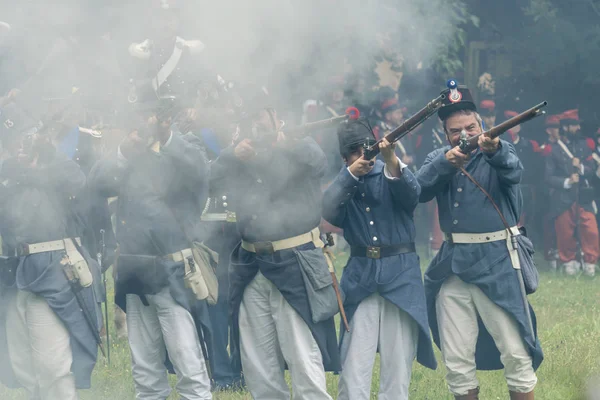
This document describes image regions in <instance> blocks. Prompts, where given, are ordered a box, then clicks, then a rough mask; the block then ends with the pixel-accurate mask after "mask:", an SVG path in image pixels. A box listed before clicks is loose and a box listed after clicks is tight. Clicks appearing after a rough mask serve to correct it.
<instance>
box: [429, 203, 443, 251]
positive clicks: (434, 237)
mask: <svg viewBox="0 0 600 400" xmlns="http://www.w3.org/2000/svg"><path fill="white" fill-rule="evenodd" d="M427 210H428V211H429V218H431V225H430V229H431V231H430V232H431V240H430V241H429V246H431V249H432V250H439V249H440V247H442V243H443V242H444V234H443V233H442V228H440V216H439V214H438V205H437V201H436V200H435V199H434V200H431V201H430V202H429V203H427Z"/></svg>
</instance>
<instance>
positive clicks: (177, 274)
mask: <svg viewBox="0 0 600 400" xmlns="http://www.w3.org/2000/svg"><path fill="white" fill-rule="evenodd" d="M172 101H173V100H172V99H161V100H159V101H158V102H157V103H156V104H150V110H149V111H148V112H147V113H146V114H145V117H149V118H148V120H147V121H143V123H141V124H140V125H139V127H138V128H137V129H135V130H133V131H132V132H131V133H130V134H129V135H128V136H127V137H126V138H125V139H124V140H123V142H122V143H121V145H120V146H119V148H118V151H117V154H114V155H113V156H112V157H109V158H106V159H104V160H102V161H100V162H99V163H98V164H97V165H96V166H95V167H94V168H93V170H92V172H91V174H90V181H91V182H90V185H91V186H92V187H94V188H95V189H96V190H97V191H98V192H99V193H101V194H102V195H104V196H105V197H114V196H118V199H117V213H116V214H117V223H116V234H117V242H118V244H119V256H118V258H117V265H116V284H115V285H116V287H115V302H116V303H117V304H118V305H119V306H120V307H121V308H122V309H123V310H125V312H126V315H127V328H128V336H129V347H130V350H131V354H132V374H133V379H134V383H135V388H136V393H137V397H138V398H143V399H157V400H158V399H165V398H167V397H168V396H169V394H170V392H171V387H170V385H169V381H168V379H167V369H166V367H165V362H166V361H167V353H168V359H169V361H170V362H171V363H172V365H173V367H174V370H175V372H176V374H177V377H178V382H177V391H178V392H179V394H180V395H181V396H183V397H185V398H187V399H210V398H211V394H210V389H211V386H210V381H209V376H208V370H207V366H206V361H205V357H204V355H203V350H202V346H203V343H202V337H203V336H204V335H205V334H206V335H207V336H208V334H207V333H208V332H207V331H205V330H204V329H202V327H203V323H205V322H206V318H207V317H208V316H207V314H208V313H207V310H206V308H207V305H206V302H205V301H199V300H197V298H196V297H195V296H194V295H193V293H192V292H191V290H189V289H188V288H186V287H185V284H184V274H187V273H188V268H189V265H190V264H189V263H193V262H194V260H195V258H194V260H190V257H188V255H189V250H190V246H191V242H192V241H197V242H200V241H202V240H203V239H204V233H203V230H202V227H201V225H200V215H201V212H202V207H203V206H204V204H205V203H206V199H207V195H208V193H207V188H208V179H207V178H208V175H207V174H208V168H207V164H206V159H205V155H204V151H203V149H202V147H201V144H200V143H199V141H198V139H197V138H196V137H195V136H193V135H192V134H186V135H183V134H181V133H180V132H178V131H177V130H176V129H175V126H171V121H172V117H173V116H174V114H175V112H176V111H175V107H173V106H172ZM157 110H158V111H157ZM186 283H187V282H186ZM205 339H206V340H208V338H205Z"/></svg>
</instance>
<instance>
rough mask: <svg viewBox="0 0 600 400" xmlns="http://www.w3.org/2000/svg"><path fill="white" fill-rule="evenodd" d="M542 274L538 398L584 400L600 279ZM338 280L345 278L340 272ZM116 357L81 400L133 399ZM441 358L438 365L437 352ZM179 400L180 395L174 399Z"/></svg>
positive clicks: (492, 390) (115, 350)
mask: <svg viewBox="0 0 600 400" xmlns="http://www.w3.org/2000/svg"><path fill="white" fill-rule="evenodd" d="M541 267H543V265H541ZM541 273H542V279H541V282H540V288H539V290H538V292H537V293H535V294H534V295H532V296H530V301H531V302H532V304H533V306H534V308H535V310H536V313H537V316H538V324H539V332H540V338H541V342H542V347H543V349H544V352H545V361H544V363H543V364H542V366H541V367H540V369H539V371H538V378H539V383H538V387H537V388H536V398H537V399H542V400H583V399H585V395H584V393H585V387H586V382H587V381H588V379H590V378H593V377H594V375H596V374H598V375H600V307H599V304H600V290H598V284H599V282H600V278H595V279H591V280H590V279H585V278H583V277H579V278H573V277H565V276H562V275H560V274H556V273H551V272H543V271H542V272H541ZM338 276H341V271H340V273H339V274H338ZM110 291H112V290H111V288H109V292H110ZM109 295H110V293H109ZM110 297H112V296H110ZM111 309H112V307H111ZM111 328H113V326H112V325H111ZM113 337H114V336H113ZM111 354H112V366H111V367H108V365H107V364H106V361H105V360H104V359H99V361H98V364H97V366H96V369H95V371H94V375H93V383H92V389H90V390H85V391H81V399H82V400H92V399H94V400H99V399H110V400H125V399H133V398H134V388H133V382H132V378H131V372H130V359H129V351H128V346H127V342H126V341H117V342H113V343H112V347H111ZM436 354H437V356H438V360H439V352H438V351H437V349H436ZM444 373H445V371H444V367H443V365H442V364H441V363H440V366H439V367H438V369H437V371H431V370H427V369H425V368H423V367H421V366H420V365H417V364H416V363H415V366H414V370H413V377H412V382H411V389H410V391H411V396H410V398H411V399H418V400H425V399H427V400H446V399H448V400H450V399H453V397H452V396H450V395H449V393H448V391H447V389H446V384H445V381H444ZM478 376H479V379H480V383H481V394H480V398H481V399H482V400H496V399H508V392H507V389H506V385H505V382H504V377H503V373H502V371H495V372H479V373H478ZM327 380H328V389H329V393H331V394H332V395H333V397H334V398H335V397H336V394H337V380H338V378H337V376H335V375H333V374H328V377H327ZM171 381H172V382H173V383H174V381H175V379H174V377H171ZM378 384H379V371H378V369H377V368H376V370H375V371H374V374H373V384H372V397H371V398H372V399H376V398H377V388H378ZM178 398H179V397H178V396H177V395H176V394H175V393H173V394H172V395H171V397H169V399H178ZM213 398H214V399H220V400H241V399H251V397H250V395H249V394H247V393H215V394H214V395H213ZM0 399H2V400H13V399H15V400H16V399H26V396H25V394H24V393H23V392H21V391H16V390H8V389H6V388H5V387H2V386H0Z"/></svg>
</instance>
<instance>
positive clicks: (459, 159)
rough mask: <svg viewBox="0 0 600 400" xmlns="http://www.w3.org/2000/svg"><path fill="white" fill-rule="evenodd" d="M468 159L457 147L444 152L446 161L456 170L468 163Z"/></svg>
mask: <svg viewBox="0 0 600 400" xmlns="http://www.w3.org/2000/svg"><path fill="white" fill-rule="evenodd" d="M469 158H470V157H469V155H468V154H464V153H463V152H462V151H460V147H458V146H456V147H455V148H453V149H450V150H448V151H447V152H446V160H448V162H449V163H450V164H452V166H454V167H456V168H461V167H462V166H463V165H465V164H466V163H467V161H469Z"/></svg>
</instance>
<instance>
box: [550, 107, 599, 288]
mask: <svg viewBox="0 0 600 400" xmlns="http://www.w3.org/2000/svg"><path fill="white" fill-rule="evenodd" d="M561 128H562V133H563V135H562V136H561V138H560V139H558V140H557V142H556V145H554V146H552V150H551V154H550V155H549V156H548V157H547V158H546V182H547V183H548V185H549V186H550V187H551V188H552V190H553V193H552V194H551V197H550V198H551V203H552V204H551V207H552V208H551V216H552V217H555V218H556V219H555V221H554V225H555V229H556V238H557V241H556V242H557V247H558V254H559V257H560V261H561V262H562V263H563V265H564V268H565V272H566V273H567V274H568V275H574V274H576V273H577V272H578V271H579V270H580V269H581V270H583V272H584V273H585V274H586V275H588V276H594V274H595V270H596V263H597V261H598V257H599V256H600V241H599V237H598V226H597V223H596V215H595V214H596V212H597V208H596V204H595V201H594V192H593V188H592V187H591V182H592V181H593V179H594V178H596V170H597V168H596V165H595V162H594V161H593V160H592V159H591V157H590V156H591V154H592V152H591V150H590V148H589V146H588V144H587V141H586V139H585V138H584V137H582V136H581V133H580V131H581V126H580V124H579V113H578V111H577V110H569V111H566V112H564V113H563V115H562V118H561Z"/></svg>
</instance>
